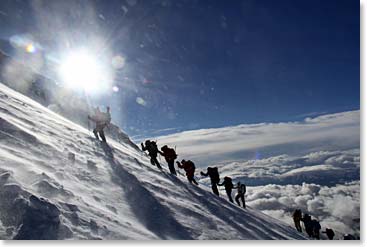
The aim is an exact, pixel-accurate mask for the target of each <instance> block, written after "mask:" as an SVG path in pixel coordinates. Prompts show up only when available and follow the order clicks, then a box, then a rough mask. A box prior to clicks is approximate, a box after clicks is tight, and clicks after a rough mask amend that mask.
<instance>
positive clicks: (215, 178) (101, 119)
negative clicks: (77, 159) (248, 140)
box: [88, 106, 246, 208]
mask: <svg viewBox="0 0 367 247" xmlns="http://www.w3.org/2000/svg"><path fill="white" fill-rule="evenodd" d="M88 120H90V121H92V122H94V123H95V128H94V129H93V134H94V136H95V137H96V139H97V140H100V139H99V137H100V138H101V139H102V142H106V137H105V134H104V128H105V127H107V126H108V125H109V124H110V122H111V113H110V107H109V106H107V111H106V112H101V110H100V109H99V107H97V108H96V110H95V113H94V114H93V115H92V116H90V115H88ZM88 128H89V121H88ZM141 148H142V150H143V151H148V155H149V156H150V162H151V164H152V165H153V166H157V167H158V168H159V169H162V166H161V164H160V163H159V162H158V159H157V158H158V154H160V155H162V156H163V157H164V158H165V160H166V162H167V164H168V168H169V170H170V173H171V174H173V175H175V176H177V172H176V168H175V160H176V159H177V154H176V151H175V150H174V149H173V148H169V147H168V146H167V145H164V146H163V147H161V150H159V149H158V146H157V143H156V142H155V141H150V140H146V141H145V145H144V144H143V143H141ZM176 164H177V167H178V168H180V169H183V170H184V171H185V172H186V177H187V180H188V181H189V182H190V183H191V184H192V183H193V184H195V185H199V184H198V182H197V181H196V180H195V169H196V167H195V164H194V162H192V161H191V160H184V159H183V160H181V162H179V161H176ZM200 174H201V175H202V176H205V177H207V176H209V178H210V181H211V185H212V190H213V193H214V194H216V195H217V196H219V191H218V187H217V186H224V188H225V190H226V193H227V196H228V199H229V201H230V202H232V203H233V199H232V189H237V195H236V197H235V200H236V202H237V204H238V205H239V206H241V204H240V199H241V202H242V207H244V208H246V205H245V193H246V185H245V184H241V182H238V183H237V186H233V183H232V179H231V178H230V177H225V178H224V181H223V182H222V183H221V184H220V178H219V173H218V168H217V167H208V168H207V172H206V173H204V172H200Z"/></svg>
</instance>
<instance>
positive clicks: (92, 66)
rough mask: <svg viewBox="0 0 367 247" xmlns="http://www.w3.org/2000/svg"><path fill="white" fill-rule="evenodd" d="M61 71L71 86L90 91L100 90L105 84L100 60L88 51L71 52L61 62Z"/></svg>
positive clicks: (62, 77) (62, 76) (65, 80)
mask: <svg viewBox="0 0 367 247" xmlns="http://www.w3.org/2000/svg"><path fill="white" fill-rule="evenodd" d="M59 73H60V76H61V79H62V80H63V82H64V83H65V84H66V85H67V86H68V87H71V88H75V89H83V90H85V91H88V92H96V91H98V90H99V89H100V88H101V87H102V84H103V79H104V78H103V69H102V67H101V66H100V65H99V64H98V60H97V59H96V58H95V57H94V56H93V55H91V54H89V53H88V52H86V51H78V52H73V53H70V54H69V55H68V56H66V57H65V58H64V59H63V60H62V63H61V66H60V68H59Z"/></svg>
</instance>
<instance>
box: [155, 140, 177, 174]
mask: <svg viewBox="0 0 367 247" xmlns="http://www.w3.org/2000/svg"><path fill="white" fill-rule="evenodd" d="M158 152H159V154H160V155H162V156H163V157H164V158H165V159H166V162H167V164H168V168H169V171H170V172H171V174H173V175H175V176H177V173H176V169H175V159H177V154H176V151H175V150H174V149H173V148H169V147H168V146H167V145H164V146H163V147H161V151H158Z"/></svg>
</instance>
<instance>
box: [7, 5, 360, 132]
mask: <svg viewBox="0 0 367 247" xmlns="http://www.w3.org/2000/svg"><path fill="white" fill-rule="evenodd" d="M57 2H60V1H47V5H45V6H36V7H37V8H43V9H42V12H41V11H40V9H35V5H34V3H33V2H32V1H1V3H0V11H1V12H0V25H1V26H2V27H5V28H2V31H1V36H2V38H3V39H5V38H7V37H10V36H12V35H16V34H19V33H30V34H32V35H34V36H35V37H37V38H38V40H39V43H40V44H41V45H42V46H43V47H44V48H45V50H46V51H47V52H52V51H56V50H57V51H60V49H63V45H64V44H62V43H60V39H57V38H56V37H58V35H62V33H57V31H55V36H52V35H51V36H50V32H45V30H43V28H42V25H40V24H39V23H38V25H36V23H37V20H39V18H38V17H39V16H37V15H40V13H47V12H48V13H53V14H54V15H58V18H54V17H52V18H51V19H48V20H51V21H50V23H47V25H48V26H50V27H53V26H55V27H57V23H56V21H54V23H53V20H54V19H58V20H62V21H63V22H64V24H65V25H64V26H67V27H69V28H70V30H71V31H70V32H71V33H73V38H74V40H72V42H71V43H72V45H75V46H82V45H83V44H84V43H88V41H89V40H90V39H91V37H92V38H94V36H98V35H99V36H101V38H102V39H103V40H104V46H105V47H107V48H108V50H109V51H110V52H111V53H112V54H121V55H122V56H123V57H124V58H125V59H126V63H125V66H124V68H122V69H120V70H118V71H116V74H115V81H114V83H115V85H117V86H118V87H119V88H120V90H119V92H118V93H112V92H109V93H108V94H104V95H101V96H100V97H99V98H98V99H97V98H95V99H94V100H95V102H96V103H97V102H98V103H101V104H104V105H105V104H109V105H111V106H112V113H113V117H114V121H115V122H118V123H119V124H120V126H121V127H122V128H123V129H124V130H125V131H126V132H127V133H128V134H130V135H131V136H137V135H142V136H152V135H157V134H152V133H159V134H161V133H171V132H175V131H183V130H190V129H199V128H210V127H224V126H230V125H237V124H242V123H258V122H280V121H297V120H301V119H303V118H305V117H306V116H307V115H313V116H315V115H320V114H325V113H335V112H342V111H348V110H354V109H359V108H360V103H359V102H360V98H359V83H360V81H359V30H360V26H359V2H357V1H348V0H343V1H342V0H336V1H333V2H332V4H331V3H330V2H328V1H316V0H308V1H304V0H303V1H299V0H298V1H291V0H281V1H271V0H265V1H253V0H244V1H230V2H229V1H194V0H193V1H168V0H161V1H139V0H126V1H113V0H110V1H87V2H85V1H84V2H83V1H67V3H63V4H61V3H57ZM85 4H88V5H89V6H88V7H90V8H92V9H93V10H94V14H95V19H94V20H93V22H91V21H90V20H89V19H88V18H89V17H88V16H89V15H88V16H87V15H86V13H85V12H86V11H85V10H86V6H84V5H85ZM52 11H54V12H52ZM87 17H88V18H87ZM41 24H42V23H41ZM55 29H56V28H55ZM48 31H49V30H48ZM50 37H51V38H50ZM52 37H55V38H54V39H53V38H52ZM100 50H103V49H102V48H101V49H100ZM164 129H167V131H164V132H159V130H164Z"/></svg>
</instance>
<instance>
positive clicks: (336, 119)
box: [147, 110, 360, 166]
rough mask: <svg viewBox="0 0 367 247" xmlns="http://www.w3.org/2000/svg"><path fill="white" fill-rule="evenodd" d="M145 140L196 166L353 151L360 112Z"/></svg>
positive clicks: (238, 126) (177, 134)
mask: <svg viewBox="0 0 367 247" xmlns="http://www.w3.org/2000/svg"><path fill="white" fill-rule="evenodd" d="M147 139H154V140H158V145H159V146H163V145H168V146H171V147H176V150H177V153H178V155H179V159H181V158H186V159H192V160H193V161H196V162H197V164H198V166H203V165H209V164H213V163H215V164H216V163H224V162H230V161H238V160H245V159H260V158H266V157H271V156H275V155H282V154H289V155H305V154H307V153H310V152H315V151H334V150H347V149H355V148H359V146H360V110H354V111H346V112H340V113H334V114H326V115H321V116H317V117H313V118H311V117H308V118H305V119H304V120H303V121H297V122H279V123H258V124H241V125H237V126H228V127H223V128H210V129H199V130H190V131H183V132H179V133H175V134H170V135H164V136H156V137H151V138H147Z"/></svg>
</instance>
